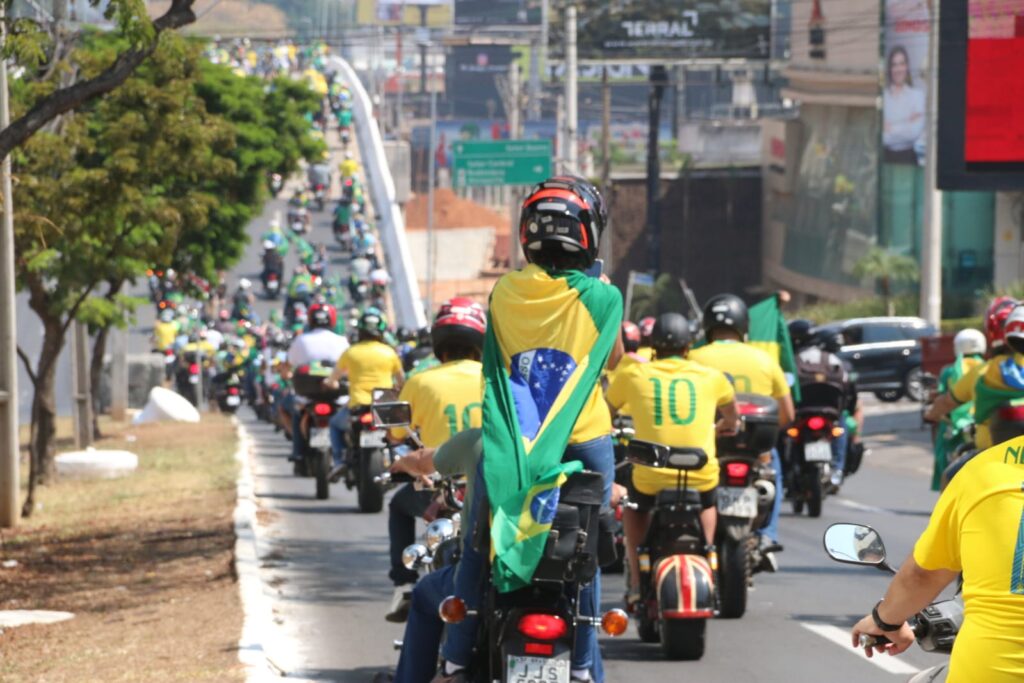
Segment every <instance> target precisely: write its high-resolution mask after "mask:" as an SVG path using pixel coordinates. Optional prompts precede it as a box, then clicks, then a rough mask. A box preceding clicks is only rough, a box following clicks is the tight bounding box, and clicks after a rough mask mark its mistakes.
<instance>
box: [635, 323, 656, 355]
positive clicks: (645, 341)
mask: <svg viewBox="0 0 1024 683" xmlns="http://www.w3.org/2000/svg"><path fill="white" fill-rule="evenodd" d="M655 320H656V319H655V317H654V316H652V315H649V316H647V317H645V318H641V319H640V322H639V323H637V327H639V328H640V347H639V348H638V349H637V350H636V354H637V355H638V356H640V357H641V358H645V359H647V360H651V359H652V358H654V349H652V348H651V332H652V331H653V330H654V323H655Z"/></svg>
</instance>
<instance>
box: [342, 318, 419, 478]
mask: <svg viewBox="0 0 1024 683" xmlns="http://www.w3.org/2000/svg"><path fill="white" fill-rule="evenodd" d="M357 329H358V333H357V341H356V343H355V344H353V345H352V346H350V347H349V348H348V349H346V351H345V353H343V354H341V358H339V359H338V364H337V366H336V367H335V368H334V371H333V372H332V373H331V376H330V377H328V378H327V379H325V380H324V386H325V387H326V388H328V389H337V388H338V386H339V382H340V380H341V379H342V378H343V377H347V378H348V397H349V399H348V405H347V406H346V407H345V408H343V409H342V410H339V411H338V412H336V413H335V414H334V417H332V418H331V448H332V450H333V451H334V460H335V462H340V463H341V464H340V465H338V466H336V467H335V468H334V470H332V471H331V479H332V480H336V479H337V478H339V477H340V476H341V474H342V473H343V472H344V471H345V467H346V466H347V464H349V463H346V458H345V457H344V456H345V432H347V431H348V428H349V419H350V418H351V415H352V413H353V412H358V413H361V412H365V411H363V410H361V409H363V408H368V407H369V406H370V404H372V403H373V390H374V389H394V388H398V387H401V386H402V382H404V381H405V374H404V373H403V372H402V360H401V359H400V358H399V357H398V353H397V352H396V351H395V350H394V349H393V348H391V347H390V346H388V345H387V344H385V343H384V341H383V340H384V332H386V331H387V329H388V322H387V319H386V318H385V317H384V314H383V313H382V312H380V311H379V310H378V309H376V308H373V307H370V308H367V309H366V310H365V311H363V314H362V315H361V316H359V322H358V323H357Z"/></svg>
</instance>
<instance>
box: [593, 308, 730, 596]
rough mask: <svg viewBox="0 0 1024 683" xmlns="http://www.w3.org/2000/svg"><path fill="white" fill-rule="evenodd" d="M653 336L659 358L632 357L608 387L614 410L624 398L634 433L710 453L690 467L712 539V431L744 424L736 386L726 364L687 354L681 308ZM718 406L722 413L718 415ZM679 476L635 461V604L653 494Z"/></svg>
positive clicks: (631, 512)
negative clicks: (723, 368)
mask: <svg viewBox="0 0 1024 683" xmlns="http://www.w3.org/2000/svg"><path fill="white" fill-rule="evenodd" d="M651 341H652V347H653V349H654V360H652V361H651V362H650V363H642V364H641V363H638V364H635V365H633V366H632V367H630V368H628V369H627V370H626V371H625V372H623V373H622V374H620V375H616V377H615V379H614V381H613V382H612V384H611V386H610V387H608V402H609V403H610V404H611V406H612V407H613V408H615V409H619V408H621V407H622V406H624V405H627V404H628V405H630V406H631V407H632V409H633V428H634V430H635V431H636V438H637V439H641V440H643V441H652V442H654V443H659V444H663V445H666V446H672V447H675V448H700V449H703V450H704V452H705V453H707V456H708V461H707V464H706V465H704V467H702V468H701V469H699V470H697V471H695V472H690V473H689V476H688V486H689V487H690V488H692V489H695V490H697V491H699V492H700V494H701V496H700V499H701V507H702V508H703V509H702V511H701V513H700V521H701V525H702V526H703V527H704V534H705V540H706V541H707V543H708V545H711V544H713V543H714V541H715V527H716V525H717V522H718V509H717V508H716V502H717V501H716V496H715V492H716V489H717V487H718V480H719V471H718V459H717V458H716V457H715V437H716V435H717V434H722V435H728V434H735V433H736V430H737V428H738V427H739V411H738V409H737V407H736V392H735V391H734V389H733V387H732V384H730V383H729V380H728V378H726V376H725V374H723V373H722V372H721V371H719V370H715V369H713V368H709V367H707V366H704V365H701V364H700V363H696V362H694V361H692V360H689V359H688V358H687V351H688V350H689V347H690V341H691V334H690V325H689V323H688V322H687V320H686V318H684V317H683V316H682V315H680V314H678V313H665V314H663V315H661V316H660V317H659V318H658V319H657V322H655V324H654V330H653V332H652V334H651ZM718 412H721V415H722V417H721V419H717V421H716V414H717V413H718ZM678 482H679V472H678V470H675V469H671V468H656V467H645V466H642V465H634V466H633V476H632V481H631V487H630V492H629V499H630V501H631V502H632V503H635V504H636V508H635V509H627V510H626V511H625V513H624V515H623V520H622V521H623V527H624V531H625V535H626V553H627V558H628V561H629V567H630V573H629V592H628V594H627V598H626V603H627V605H629V606H630V607H632V606H633V604H635V602H636V601H637V600H639V597H640V571H639V565H638V563H637V553H636V548H637V546H638V545H639V544H640V543H642V542H643V539H644V537H646V535H647V530H648V528H649V527H650V524H651V509H652V508H653V506H654V500H655V496H656V495H657V494H658V492H659V491H662V490H665V489H671V488H675V487H676V486H677V485H678Z"/></svg>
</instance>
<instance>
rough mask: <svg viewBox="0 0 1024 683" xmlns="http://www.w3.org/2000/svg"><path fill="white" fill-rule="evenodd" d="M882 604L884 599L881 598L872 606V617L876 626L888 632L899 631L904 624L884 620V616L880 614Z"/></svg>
mask: <svg viewBox="0 0 1024 683" xmlns="http://www.w3.org/2000/svg"><path fill="white" fill-rule="evenodd" d="M881 604H882V601H881V600H879V601H878V602H877V603H875V606H874V607H872V608H871V618H872V619H873V620H874V622H875V626H877V627H878V628H879V630H881V631H885V632H886V633H892V632H893V631H899V630H900V629H901V628H903V624H887V623H885V622H884V621H882V618H881V617H880V616H878V606H879V605H881Z"/></svg>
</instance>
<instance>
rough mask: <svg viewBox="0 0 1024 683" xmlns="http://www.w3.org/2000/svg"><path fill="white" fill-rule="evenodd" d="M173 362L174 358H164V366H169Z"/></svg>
mask: <svg viewBox="0 0 1024 683" xmlns="http://www.w3.org/2000/svg"><path fill="white" fill-rule="evenodd" d="M173 362H174V356H164V364H165V365H170V364H171V363H173Z"/></svg>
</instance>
